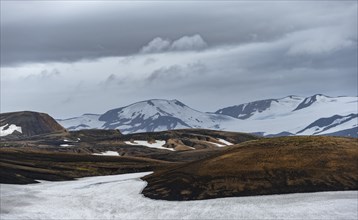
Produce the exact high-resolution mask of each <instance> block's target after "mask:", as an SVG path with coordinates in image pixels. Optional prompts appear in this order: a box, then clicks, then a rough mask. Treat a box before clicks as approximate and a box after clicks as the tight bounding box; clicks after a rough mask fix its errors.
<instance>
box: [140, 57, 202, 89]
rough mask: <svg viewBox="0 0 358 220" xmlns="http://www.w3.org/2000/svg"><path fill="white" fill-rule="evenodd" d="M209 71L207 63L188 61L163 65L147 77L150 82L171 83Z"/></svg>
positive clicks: (200, 75) (190, 78) (189, 78)
mask: <svg viewBox="0 0 358 220" xmlns="http://www.w3.org/2000/svg"><path fill="white" fill-rule="evenodd" d="M206 71H207V68H206V66H205V64H203V63H202V62H194V63H188V64H186V65H172V66H169V67H161V68H159V69H156V70H154V71H153V72H152V73H150V75H149V76H148V77H147V81H148V82H155V81H156V82H158V81H159V83H163V82H166V83H170V84H176V83H180V81H177V80H184V82H187V81H188V80H192V78H195V77H198V76H199V77H202V76H203V75H204V74H205V73H206ZM181 83H182V82H181Z"/></svg>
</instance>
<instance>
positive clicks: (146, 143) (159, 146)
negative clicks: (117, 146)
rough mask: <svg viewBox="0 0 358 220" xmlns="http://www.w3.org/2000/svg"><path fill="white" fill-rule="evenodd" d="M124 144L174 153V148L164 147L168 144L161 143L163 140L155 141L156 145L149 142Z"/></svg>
mask: <svg viewBox="0 0 358 220" xmlns="http://www.w3.org/2000/svg"><path fill="white" fill-rule="evenodd" d="M124 143H126V144H129V145H142V146H146V147H151V148H157V149H162V150H171V151H174V149H172V148H167V147H163V145H164V144H165V143H166V142H165V141H161V140H155V143H149V142H148V141H133V142H130V141H125V142H124Z"/></svg>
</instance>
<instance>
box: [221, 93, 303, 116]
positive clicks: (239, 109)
mask: <svg viewBox="0 0 358 220" xmlns="http://www.w3.org/2000/svg"><path fill="white" fill-rule="evenodd" d="M304 99H305V98H303V97H299V96H287V97H285V98H282V99H266V100H260V101H254V102H249V103H244V104H240V105H234V106H230V107H226V108H223V109H219V110H217V111H216V112H215V113H216V114H222V115H228V116H231V117H234V118H238V119H248V118H250V119H267V118H272V117H278V116H283V115H287V114H290V113H291V112H292V110H293V109H294V108H296V107H297V106H298V105H299V104H300V103H301V102H302V101H303V100H304Z"/></svg>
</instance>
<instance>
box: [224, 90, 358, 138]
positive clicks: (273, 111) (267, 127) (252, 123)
mask: <svg viewBox="0 0 358 220" xmlns="http://www.w3.org/2000/svg"><path fill="white" fill-rule="evenodd" d="M357 101H358V97H328V96H325V95H321V94H317V95H314V96H310V97H307V98H304V97H297V96H288V97H285V98H282V99H277V100H275V101H272V102H271V105H270V106H269V107H267V108H266V109H265V110H264V111H259V110H257V109H253V110H252V111H251V113H250V114H251V116H250V117H249V118H247V119H245V120H240V124H239V125H238V123H235V122H234V123H232V122H229V123H227V124H225V125H222V127H223V128H224V129H225V130H237V129H240V130H241V131H244V132H252V133H254V132H255V133H256V132H262V134H263V135H274V134H280V133H283V132H284V133H283V134H284V135H287V134H288V133H291V134H297V135H313V134H315V133H316V132H317V131H314V130H312V129H311V130H308V129H307V130H305V129H306V128H307V127H308V126H309V125H311V124H312V123H314V122H315V121H317V120H319V119H321V118H330V117H333V116H334V115H338V116H341V117H344V116H347V115H350V114H356V113H357V111H358V109H357V108H358V102H357ZM249 104H250V103H248V104H244V105H249ZM218 113H220V110H219V111H218ZM235 114H237V115H239V114H240V112H237V113H235ZM318 123H319V122H318ZM332 123H333V122H332ZM343 123H346V121H344V120H343V121H339V122H338V121H337V122H336V125H335V126H332V127H329V128H328V129H327V130H325V131H324V133H317V134H328V133H331V132H335V131H336V129H337V128H339V127H337V128H335V129H334V127H336V126H338V125H340V124H343ZM351 123H352V124H351V125H349V126H351V127H350V128H355V127H356V126H357V124H358V122H357V119H354V118H352V121H351ZM346 125H347V126H348V124H346ZM342 128H343V125H342ZM331 129H332V130H331ZM303 130H305V131H306V132H303ZM300 131H302V132H300ZM322 132H323V131H322ZM356 133H357V132H356ZM355 136H357V134H356V135H355Z"/></svg>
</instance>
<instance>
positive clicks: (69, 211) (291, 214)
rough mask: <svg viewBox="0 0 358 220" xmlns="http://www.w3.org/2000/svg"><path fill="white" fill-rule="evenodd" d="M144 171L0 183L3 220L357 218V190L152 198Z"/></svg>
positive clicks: (0, 203)
mask: <svg viewBox="0 0 358 220" xmlns="http://www.w3.org/2000/svg"><path fill="white" fill-rule="evenodd" d="M149 173H150V172H147V173H133V174H123V175H113V176H98V177H88V178H81V179H79V180H75V181H61V182H45V181H44V182H42V183H39V184H30V185H11V184H1V185H0V186H1V187H0V193H1V200H0V205H1V206H0V207H1V219H36V220H38V219H357V218H358V210H357V206H358V200H357V196H358V191H340V192H319V193H298V194H285V195H270V196H251V197H232V198H219V199H210V200H198V201H184V202H175V201H164V200H152V199H149V198H146V197H144V196H143V195H141V194H140V193H141V191H142V189H143V188H144V187H145V185H146V183H145V182H144V181H142V180H141V179H140V177H143V176H145V175H147V174H149Z"/></svg>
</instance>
